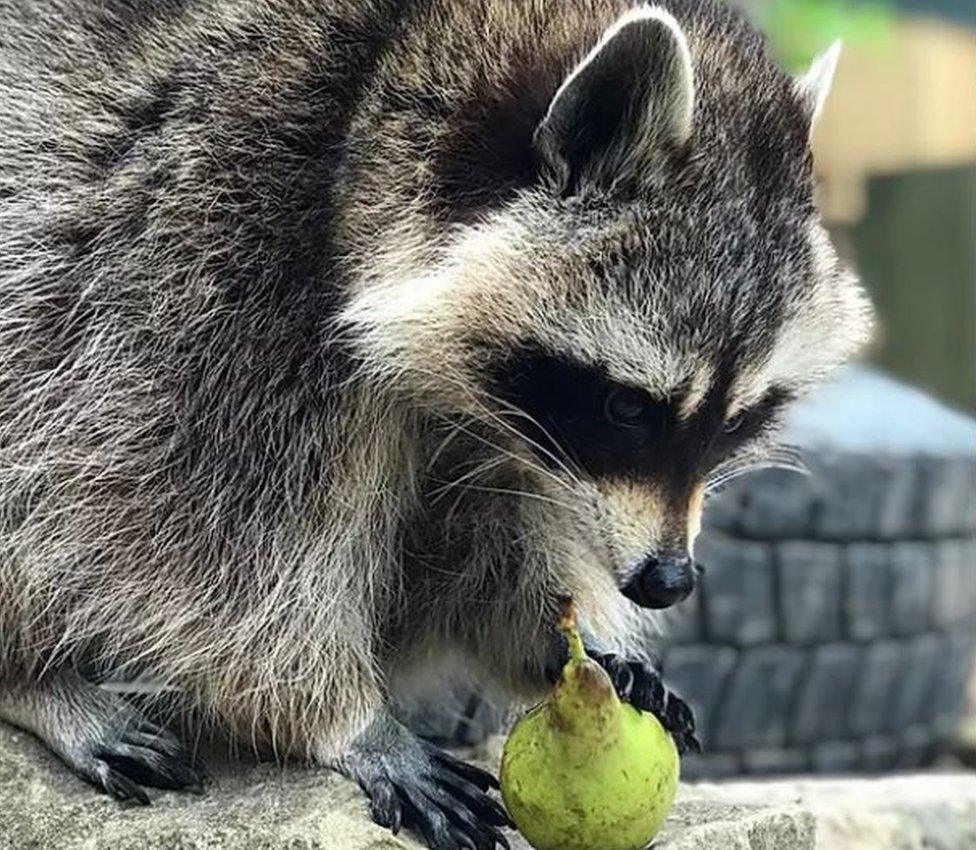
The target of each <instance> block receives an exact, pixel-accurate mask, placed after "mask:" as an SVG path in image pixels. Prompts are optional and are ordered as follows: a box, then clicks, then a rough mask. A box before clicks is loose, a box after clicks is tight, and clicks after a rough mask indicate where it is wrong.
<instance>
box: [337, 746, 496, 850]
mask: <svg viewBox="0 0 976 850" xmlns="http://www.w3.org/2000/svg"><path fill="white" fill-rule="evenodd" d="M387 731H389V730H387ZM408 736H409V737H408ZM396 737H397V738H398V741H397V746H393V747H390V748H389V749H386V750H385V751H384V750H381V749H379V748H378V747H375V746H373V745H371V744H372V743H373V742H370V741H369V740H367V741H366V742H365V745H361V746H359V747H356V748H354V750H353V751H352V752H351V753H349V754H347V755H346V756H345V757H344V758H343V759H342V760H341V762H340V764H339V765H338V766H339V768H340V769H341V770H342V771H343V772H344V773H345V774H347V775H348V776H350V777H351V778H353V779H355V780H356V781H357V782H358V783H359V785H360V787H361V788H362V789H363V790H364V791H365V792H366V795H367V796H368V797H369V801H370V813H371V815H372V817H373V820H374V821H376V823H378V824H379V825H380V826H384V827H387V828H388V829H390V830H392V831H393V833H394V834H396V833H397V832H399V831H400V828H401V827H406V828H408V829H411V830H414V831H415V832H417V833H419V834H420V835H421V836H423V838H424V841H425V842H426V843H427V845H428V846H429V847H431V848H432V850H494V848H495V847H503V848H506V850H507V848H508V847H509V844H508V840H507V839H506V838H505V836H504V835H503V834H502V832H501V831H500V828H501V827H511V826H513V824H512V822H511V820H510V819H509V817H508V815H507V814H506V813H505V810H504V808H502V806H501V804H500V803H498V801H496V800H494V799H493V798H492V797H491V796H489V793H488V792H489V790H490V789H492V788H497V787H498V781H497V780H496V779H495V778H494V777H493V776H492V775H491V774H490V773H487V772H486V771H484V770H481V769H480V768H477V767H474V766H472V765H469V764H465V763H464V762H462V761H459V760H458V759H455V758H454V757H453V756H451V755H449V754H447V753H445V752H444V751H443V750H440V749H438V748H437V747H435V746H433V745H431V744H428V743H426V742H425V741H421V740H420V739H418V738H415V737H414V736H412V735H410V733H408V732H406V730H403V733H402V734H400V735H397V736H396ZM387 743H388V744H389V743H393V742H392V741H390V740H387Z"/></svg>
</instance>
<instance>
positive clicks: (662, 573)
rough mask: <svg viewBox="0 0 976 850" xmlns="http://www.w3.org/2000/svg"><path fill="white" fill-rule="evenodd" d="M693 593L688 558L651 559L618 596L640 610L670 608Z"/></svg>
mask: <svg viewBox="0 0 976 850" xmlns="http://www.w3.org/2000/svg"><path fill="white" fill-rule="evenodd" d="M694 589H695V567H694V561H692V559H691V557H690V556H688V555H671V554H668V555H651V556H649V557H647V558H646V559H645V560H644V562H643V563H642V564H641V566H640V569H639V570H638V571H637V572H636V573H635V574H634V577H633V578H632V579H631V580H630V582H629V583H628V584H627V585H625V586H624V587H623V588H622V589H621V593H623V595H624V596H626V597H627V598H628V599H630V600H631V601H632V602H636V603H637V604H638V605H640V606H641V607H642V608H670V607H671V606H672V605H677V604H678V603H679V602H681V601H682V600H684V599H687V598H688V596H689V595H690V594H691V592H692V591H693V590H694Z"/></svg>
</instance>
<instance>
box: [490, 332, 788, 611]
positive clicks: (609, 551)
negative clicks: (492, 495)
mask: <svg viewBox="0 0 976 850" xmlns="http://www.w3.org/2000/svg"><path fill="white" fill-rule="evenodd" d="M731 386H732V385H731V383H730V382H729V381H722V380H717V381H716V382H715V383H714V384H713V385H712V386H711V387H709V388H708V389H707V390H706V391H705V392H704V393H702V392H700V391H699V390H698V389H697V388H695V387H693V386H691V385H688V386H685V387H684V388H680V389H679V390H678V391H676V392H675V394H674V395H673V396H672V397H668V398H664V397H656V396H655V395H654V394H652V393H651V392H649V391H648V390H646V389H644V388H642V387H639V386H637V385H634V384H626V383H621V382H619V381H616V380H614V379H612V378H611V377H609V376H608V375H607V373H606V372H605V371H604V370H603V369H601V368H600V367H596V366H590V365H585V364H583V363H579V362H573V361H572V360H571V359H569V358H566V357H561V356H557V355H555V354H551V353H545V352H543V351H541V350H539V349H537V348H534V347H528V348H524V349H521V350H518V351H516V352H514V353H512V354H511V355H510V356H509V357H507V358H505V359H504V360H503V361H501V362H500V363H499V364H498V366H497V368H496V370H495V372H494V388H495V396H496V397H497V398H498V399H499V400H504V401H505V402H507V403H508V404H509V405H510V407H508V408H507V411H508V412H507V414H506V413H503V414H502V415H507V416H508V417H509V418H510V422H511V425H512V427H513V428H515V429H517V430H518V431H519V432H520V433H521V434H522V436H523V438H524V440H525V444H526V446H527V447H528V448H529V449H530V450H531V451H532V452H533V453H534V454H535V456H536V458H535V461H536V463H537V464H539V465H540V466H544V467H545V468H546V474H545V475H544V476H540V482H539V483H540V486H542V487H546V486H548V487H550V488H551V486H552V485H551V484H547V482H551V481H559V482H561V484H562V485H563V486H561V487H559V488H557V489H558V492H554V493H553V495H554V496H558V497H559V498H560V499H562V500H563V501H565V500H566V493H567V492H569V493H572V494H574V495H575V497H576V499H575V504H576V505H577V506H578V508H577V509H578V511H579V512H580V514H581V519H582V520H583V521H582V522H581V523H579V524H578V526H577V527H579V528H580V529H584V530H585V531H584V533H589V534H592V535H594V536H595V537H596V539H595V540H592V541H590V543H591V548H593V549H594V550H596V551H598V552H602V553H603V554H604V557H605V559H606V561H607V566H608V568H609V569H610V570H611V572H612V573H613V575H614V578H615V580H616V582H617V585H618V587H619V588H620V590H621V592H622V593H624V594H625V595H626V596H627V597H629V598H630V599H631V600H633V601H634V602H636V603H637V604H638V605H641V606H643V607H647V608H667V607H669V606H671V605H674V604H676V603H678V602H680V601H681V600H683V599H684V598H686V597H687V596H688V595H689V594H690V593H691V592H692V591H693V590H694V587H695V584H696V580H697V573H698V569H697V567H696V565H695V562H694V560H693V545H694V541H695V538H696V536H697V535H698V531H699V529H700V524H701V513H702V508H703V502H704V497H705V493H706V489H707V488H708V487H709V486H710V485H711V484H712V483H715V482H717V481H719V480H720V479H722V480H724V479H727V477H729V476H730V475H731V471H732V470H733V469H735V468H741V469H744V468H745V467H746V466H748V465H751V464H752V463H754V462H755V460H756V458H758V457H759V456H760V455H761V454H762V452H761V451H760V447H763V444H764V438H765V437H766V436H767V435H768V434H769V433H770V431H771V429H772V428H773V425H774V422H775V419H776V414H777V412H778V411H779V410H780V408H781V407H782V406H783V405H784V404H785V403H786V402H787V401H788V400H789V393H787V392H786V391H780V390H774V391H770V392H768V393H767V394H766V396H765V397H764V398H763V399H761V400H760V401H759V402H757V403H755V404H753V405H751V406H750V407H748V408H746V409H742V410H738V411H737V412H735V413H734V415H732V416H731V417H730V416H729V415H728V411H729V398H728V393H729V390H730V388H731Z"/></svg>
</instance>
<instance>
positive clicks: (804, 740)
mask: <svg viewBox="0 0 976 850" xmlns="http://www.w3.org/2000/svg"><path fill="white" fill-rule="evenodd" d="M862 655H863V652H862V650H861V648H860V647H859V646H852V645H851V644H844V643H839V644H832V645H827V646H820V647H817V648H816V649H815V650H814V651H813V654H812V659H811V662H810V665H809V668H808V670H807V672H806V675H805V679H804V682H803V685H802V687H801V688H800V692H799V696H798V697H797V699H798V702H797V704H796V706H795V707H794V711H793V728H792V730H791V733H790V740H791V741H792V742H793V743H797V744H813V743H815V742H817V741H829V740H830V736H831V735H832V734H835V733H836V732H837V731H838V730H841V729H844V727H845V726H846V724H847V714H848V710H849V708H850V705H851V699H852V698H853V696H854V689H855V687H856V686H857V676H858V673H859V672H860V670H861V656H862Z"/></svg>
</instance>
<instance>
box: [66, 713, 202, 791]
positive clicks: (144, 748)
mask: <svg viewBox="0 0 976 850" xmlns="http://www.w3.org/2000/svg"><path fill="white" fill-rule="evenodd" d="M59 755H61V757H62V759H64V761H65V763H66V764H67V765H68V767H70V768H71V769H72V770H73V771H74V772H75V773H77V774H79V775H80V776H82V777H83V778H85V779H87V780H88V781H89V782H92V783H94V784H95V785H99V786H101V787H102V788H104V789H105V790H106V791H107V792H108V793H109V794H111V795H112V796H113V797H115V798H116V799H117V800H131V801H133V802H136V803H139V804H141V805H144V806H146V805H149V795H148V794H146V792H145V790H144V788H143V787H142V786H144V785H149V786H152V787H155V788H166V789H169V790H174V791H178V790H187V791H192V792H193V793H195V794H201V793H203V779H202V777H201V775H200V774H199V773H198V772H197V770H196V769H195V768H194V767H193V766H192V759H191V758H190V755H189V753H188V752H187V751H186V750H185V748H184V747H183V744H182V743H181V742H180V741H179V740H178V739H177V738H176V737H175V736H174V735H172V734H171V733H170V732H168V731H167V730H165V729H163V728H161V727H159V726H156V725H155V724H152V723H150V722H148V721H146V720H141V721H139V722H138V723H137V724H133V725H131V726H130V725H127V726H124V727H120V728H113V729H107V730H105V731H104V733H103V734H101V735H99V736H97V737H95V738H93V739H91V740H90V741H86V742H85V743H84V744H83V745H76V746H71V747H69V748H66V749H65V750H63V751H62V752H60V753H59Z"/></svg>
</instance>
